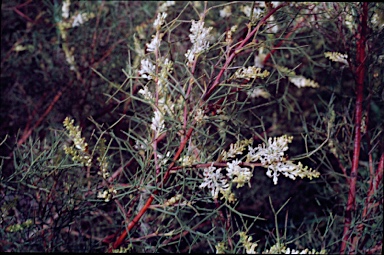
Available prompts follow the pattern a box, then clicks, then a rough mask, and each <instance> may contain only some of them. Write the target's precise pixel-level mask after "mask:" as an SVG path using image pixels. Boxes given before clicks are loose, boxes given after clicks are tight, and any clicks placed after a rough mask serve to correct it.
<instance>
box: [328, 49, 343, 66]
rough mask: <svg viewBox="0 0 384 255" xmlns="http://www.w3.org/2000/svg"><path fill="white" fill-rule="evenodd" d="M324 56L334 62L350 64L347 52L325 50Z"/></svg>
mask: <svg viewBox="0 0 384 255" xmlns="http://www.w3.org/2000/svg"><path fill="white" fill-rule="evenodd" d="M324 56H325V57H327V58H329V59H330V60H332V61H334V62H340V63H343V64H345V65H348V61H347V59H348V55H347V54H341V53H340V52H329V51H328V52H324Z"/></svg>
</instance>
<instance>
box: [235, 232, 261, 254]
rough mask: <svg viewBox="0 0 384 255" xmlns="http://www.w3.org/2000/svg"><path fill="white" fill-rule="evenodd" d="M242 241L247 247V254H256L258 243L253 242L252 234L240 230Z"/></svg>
mask: <svg viewBox="0 0 384 255" xmlns="http://www.w3.org/2000/svg"><path fill="white" fill-rule="evenodd" d="M239 235H240V242H241V243H242V244H243V246H244V248H245V253H246V254H256V251H255V249H256V247H257V243H253V242H252V236H247V234H246V233H245V232H240V233H239Z"/></svg>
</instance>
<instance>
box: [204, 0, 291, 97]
mask: <svg viewBox="0 0 384 255" xmlns="http://www.w3.org/2000/svg"><path fill="white" fill-rule="evenodd" d="M287 4H288V3H283V4H281V5H279V6H277V7H276V8H274V9H272V10H271V11H270V12H269V13H268V14H267V15H265V16H264V17H263V18H262V19H261V20H260V21H259V23H258V24H257V26H256V27H255V28H254V29H253V30H252V31H251V32H250V33H248V34H247V36H246V37H245V39H244V40H243V41H241V43H240V44H239V45H238V46H237V47H236V48H235V50H234V51H233V52H232V54H231V55H230V56H229V58H227V60H226V61H225V64H224V66H223V67H222V68H221V70H220V72H219V74H218V75H217V77H216V79H215V81H214V82H213V84H212V85H211V86H210V88H209V89H208V91H207V92H206V93H205V94H204V95H203V100H206V99H207V98H209V96H210V95H211V94H212V92H213V91H214V90H215V89H216V87H217V86H219V84H220V80H221V77H222V76H223V74H224V72H225V70H227V69H228V67H229V65H230V64H231V63H232V60H233V59H234V58H235V57H236V55H237V54H239V53H240V52H241V50H242V49H243V48H244V45H245V44H246V43H247V42H248V41H249V40H250V39H251V38H252V37H253V36H254V35H255V34H256V33H257V32H258V31H259V29H260V27H261V26H262V25H264V24H265V22H267V20H268V19H269V17H271V16H272V15H273V14H274V13H275V12H276V11H277V10H278V9H280V8H282V7H284V6H286V5H287Z"/></svg>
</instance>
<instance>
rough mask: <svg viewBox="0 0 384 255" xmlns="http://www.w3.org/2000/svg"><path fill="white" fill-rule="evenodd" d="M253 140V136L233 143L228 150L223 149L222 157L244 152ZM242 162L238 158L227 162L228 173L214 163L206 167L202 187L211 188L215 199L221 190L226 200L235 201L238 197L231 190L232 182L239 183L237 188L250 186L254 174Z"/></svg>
mask: <svg viewBox="0 0 384 255" xmlns="http://www.w3.org/2000/svg"><path fill="white" fill-rule="evenodd" d="M252 141H253V139H252V138H251V139H249V140H247V139H246V140H239V141H237V142H236V143H235V144H231V145H230V149H229V150H228V152H226V151H223V152H222V153H221V157H222V159H224V160H227V159H229V158H235V157H236V155H239V154H242V152H243V150H244V149H245V148H246V146H248V145H249V144H251V143H252ZM241 164H242V162H241V161H240V160H238V159H234V160H232V162H227V167H226V168H225V170H226V172H227V173H226V175H223V174H222V173H221V170H222V168H219V169H216V167H214V166H213V165H211V166H210V167H209V168H205V169H204V181H203V183H202V184H201V185H200V188H204V187H208V188H210V189H211V192H212V197H213V198H214V199H215V198H217V196H218V194H219V192H220V193H221V194H222V195H223V197H224V198H225V199H226V200H228V201H229V202H234V201H235V200H236V199H235V196H234V194H233V193H232V192H231V185H230V184H232V183H237V187H236V188H240V187H243V186H244V184H246V183H248V185H249V186H250V185H251V184H250V181H251V178H252V176H253V175H252V172H251V171H250V169H249V168H247V167H241ZM225 176H226V177H225ZM212 178H213V179H212ZM218 180H220V181H218Z"/></svg>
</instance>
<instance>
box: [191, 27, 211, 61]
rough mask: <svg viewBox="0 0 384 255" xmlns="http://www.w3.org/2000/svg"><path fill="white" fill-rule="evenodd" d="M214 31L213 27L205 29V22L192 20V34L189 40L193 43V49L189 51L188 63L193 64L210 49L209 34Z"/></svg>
mask: <svg viewBox="0 0 384 255" xmlns="http://www.w3.org/2000/svg"><path fill="white" fill-rule="evenodd" d="M211 30H212V27H209V28H205V27H204V21H202V20H199V21H195V20H192V26H191V29H190V31H191V34H190V35H189V39H190V40H191V42H192V44H193V45H192V48H191V49H189V50H188V51H187V53H186V54H185V57H186V58H187V59H188V63H189V64H191V63H193V61H194V60H195V56H196V55H199V54H200V53H202V52H204V51H205V50H207V49H208V48H209V42H208V38H209V36H210V35H209V33H210V31H211Z"/></svg>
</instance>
